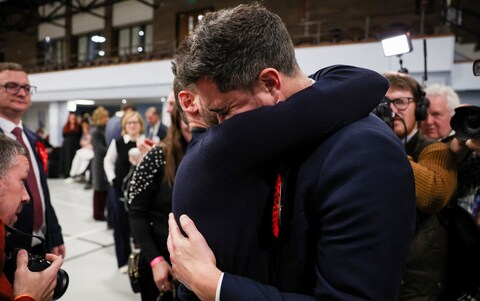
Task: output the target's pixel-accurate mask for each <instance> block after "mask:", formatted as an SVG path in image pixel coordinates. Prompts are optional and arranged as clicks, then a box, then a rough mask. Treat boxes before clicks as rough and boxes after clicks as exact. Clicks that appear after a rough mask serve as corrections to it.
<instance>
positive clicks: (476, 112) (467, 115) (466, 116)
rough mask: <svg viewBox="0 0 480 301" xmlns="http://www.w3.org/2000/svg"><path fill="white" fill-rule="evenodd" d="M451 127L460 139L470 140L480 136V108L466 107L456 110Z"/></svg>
mask: <svg viewBox="0 0 480 301" xmlns="http://www.w3.org/2000/svg"><path fill="white" fill-rule="evenodd" d="M450 126H451V127H452V129H454V130H455V135H456V136H457V137H458V138H460V139H464V140H467V139H470V138H474V137H478V136H480V107H477V106H464V107H459V108H456V109H455V115H453V117H452V119H451V120H450Z"/></svg>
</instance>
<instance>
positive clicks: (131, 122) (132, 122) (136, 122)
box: [127, 121, 140, 124]
mask: <svg viewBox="0 0 480 301" xmlns="http://www.w3.org/2000/svg"><path fill="white" fill-rule="evenodd" d="M139 123H140V122H138V121H129V122H127V124H139Z"/></svg>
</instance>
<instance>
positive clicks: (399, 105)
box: [383, 97, 415, 111]
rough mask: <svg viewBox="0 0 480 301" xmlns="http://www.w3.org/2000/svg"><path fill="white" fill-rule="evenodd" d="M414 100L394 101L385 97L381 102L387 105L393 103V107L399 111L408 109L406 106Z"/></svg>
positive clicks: (402, 99)
mask: <svg viewBox="0 0 480 301" xmlns="http://www.w3.org/2000/svg"><path fill="white" fill-rule="evenodd" d="M414 99H415V98H413V97H399V98H395V99H389V98H387V97H384V98H383V102H386V103H388V104H391V103H393V106H394V107H395V108H397V110H399V111H403V110H406V109H407V108H408V105H409V104H410V103H411V102H412V101H413V100H414Z"/></svg>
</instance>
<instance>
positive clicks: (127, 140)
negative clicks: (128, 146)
mask: <svg viewBox="0 0 480 301" xmlns="http://www.w3.org/2000/svg"><path fill="white" fill-rule="evenodd" d="M141 139H145V135H143V134H142V135H140V136H138V138H137V139H136V140H133V138H132V136H130V135H129V134H125V135H123V142H125V143H128V142H130V141H133V142H135V141H137V140H141Z"/></svg>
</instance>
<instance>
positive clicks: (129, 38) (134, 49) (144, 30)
mask: <svg viewBox="0 0 480 301" xmlns="http://www.w3.org/2000/svg"><path fill="white" fill-rule="evenodd" d="M117 37H118V55H119V56H128V55H132V54H138V53H144V52H151V51H152V49H153V26H152V24H143V25H136V26H132V27H127V28H122V29H118V33H117Z"/></svg>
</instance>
